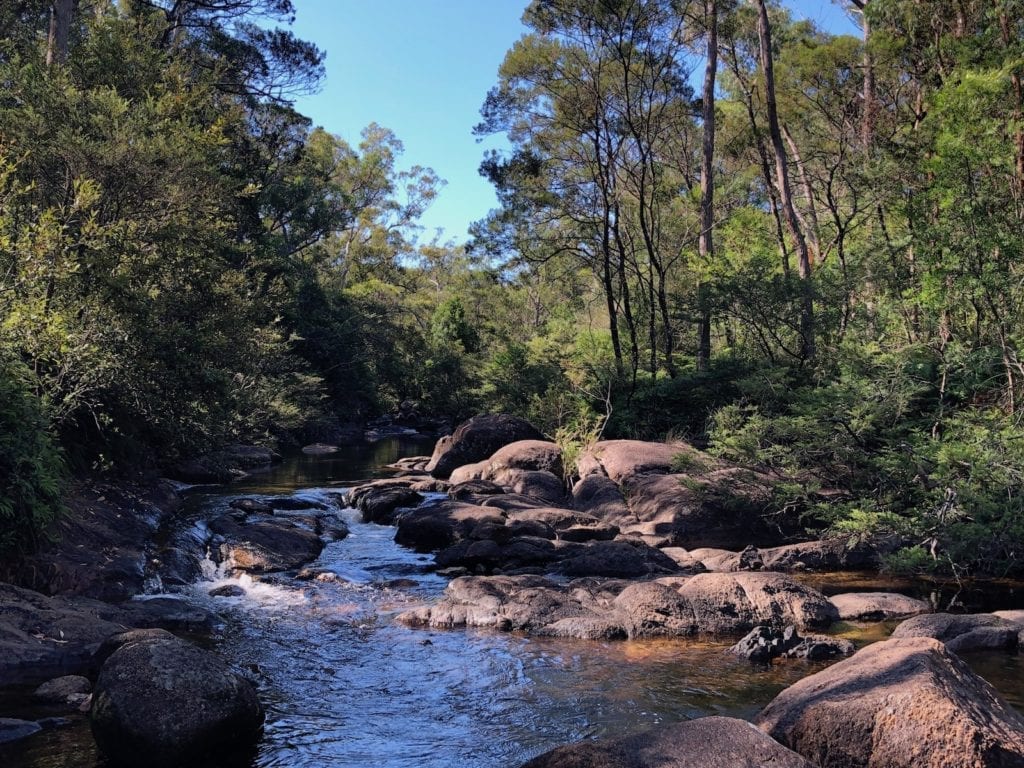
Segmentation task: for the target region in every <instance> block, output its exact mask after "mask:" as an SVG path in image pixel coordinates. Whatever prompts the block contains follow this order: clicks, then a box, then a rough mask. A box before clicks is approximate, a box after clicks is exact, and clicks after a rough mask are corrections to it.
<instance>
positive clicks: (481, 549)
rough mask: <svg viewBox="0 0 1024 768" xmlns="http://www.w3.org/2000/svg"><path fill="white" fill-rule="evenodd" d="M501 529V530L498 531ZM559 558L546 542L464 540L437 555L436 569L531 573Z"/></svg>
mask: <svg viewBox="0 0 1024 768" xmlns="http://www.w3.org/2000/svg"><path fill="white" fill-rule="evenodd" d="M502 530H505V529H502ZM558 557H559V552H558V550H557V549H556V547H555V544H554V543H553V542H551V541H550V540H548V539H543V538H538V537H533V536H516V537H514V538H506V537H500V538H499V539H480V540H472V539H464V540H462V541H459V542H457V543H456V544H453V545H452V546H450V547H447V548H446V549H443V550H441V551H440V552H438V553H437V555H436V557H435V561H436V563H437V566H438V567H439V568H455V567H464V568H471V569H473V570H474V571H476V572H477V573H493V572H495V571H501V572H503V573H515V572H522V571H530V572H534V571H536V570H538V569H540V568H544V567H547V566H549V565H550V564H551V563H553V562H555V561H556V560H557V559H558Z"/></svg>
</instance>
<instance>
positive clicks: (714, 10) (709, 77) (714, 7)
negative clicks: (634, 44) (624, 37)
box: [697, 0, 718, 371]
mask: <svg viewBox="0 0 1024 768" xmlns="http://www.w3.org/2000/svg"><path fill="white" fill-rule="evenodd" d="M704 17H705V24H706V25H707V43H708V44H707V66H705V68H704V90H703V91H702V104H701V119H702V121H703V123H704V133H703V138H702V142H701V148H702V153H701V163H700V240H699V241H698V243H697V250H698V253H699V254H700V260H701V264H702V265H704V264H708V263H709V262H711V261H712V260H713V259H714V257H715V244H714V239H713V237H712V228H713V227H714V223H715V184H714V181H715V179H714V160H715V75H716V74H717V70H718V3H717V2H716V0H704ZM697 307H698V309H699V310H700V323H699V324H698V328H697V370H698V371H706V370H707V369H708V363H709V362H710V360H711V307H710V298H709V297H708V289H707V285H706V284H705V283H703V282H701V283H699V284H698V285H697Z"/></svg>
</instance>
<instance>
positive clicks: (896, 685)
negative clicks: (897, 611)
mask: <svg viewBox="0 0 1024 768" xmlns="http://www.w3.org/2000/svg"><path fill="white" fill-rule="evenodd" d="M755 722H756V724H757V725H758V726H759V727H760V728H761V729H762V730H764V731H765V732H766V733H767V734H768V735H770V736H771V737H772V738H774V739H775V740H776V741H778V742H780V743H781V744H783V745H785V746H787V747H789V748H790V749H793V750H794V751H796V752H799V753H800V754H802V755H803V756H804V757H806V758H807V759H808V760H810V761H811V762H812V763H814V764H815V765H817V766H819V767H820V768H869V767H870V768H874V767H876V766H877V767H878V768H881V767H882V766H885V768H948V766H958V767H959V768H996V767H997V766H999V767H1003V766H1019V765H1024V718H1022V717H1021V715H1020V714H1019V713H1017V712H1016V711H1015V710H1014V709H1013V707H1011V706H1010V705H1009V704H1007V703H1006V702H1005V701H1004V700H1003V699H1002V698H1001V697H1000V696H999V694H998V693H996V691H995V690H994V689H993V688H992V686H990V685H989V684H988V683H986V682H985V681H984V680H982V679H981V678H980V677H978V676H977V675H975V674H974V673H973V672H971V670H970V669H969V668H968V667H967V665H966V664H964V663H963V662H962V661H960V659H958V658H957V657H956V656H955V655H954V654H952V653H950V652H949V651H948V650H947V649H946V648H945V647H944V646H943V645H942V643H941V642H939V641H938V640H934V639H932V638H901V639H895V640H887V641H885V642H880V643H874V644H872V645H869V646H867V647H866V648H863V649H862V650H860V651H858V652H857V653H856V654H854V655H853V656H852V657H851V658H849V659H847V660H845V661H841V662H839V663H838V664H835V665H833V666H831V667H829V668H827V669H825V670H823V671H821V672H818V673H817V674H814V675H811V676H810V677H806V678H804V679H803V680H800V681H799V682H797V683H795V684H794V685H792V686H790V687H789V688H787V689H786V690H784V691H783V692H782V693H780V694H779V695H778V696H776V697H775V699H774V700H773V701H772V702H771V703H770V704H769V705H768V706H767V707H766V708H765V709H764V710H763V711H762V712H761V714H760V715H758V717H757V719H756V721H755Z"/></svg>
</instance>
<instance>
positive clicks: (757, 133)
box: [730, 48, 790, 278]
mask: <svg viewBox="0 0 1024 768" xmlns="http://www.w3.org/2000/svg"><path fill="white" fill-rule="evenodd" d="M731 53H732V56H731V57H730V58H731V60H730V68H731V69H732V73H733V75H735V77H736V80H737V82H739V84H740V90H741V91H742V92H743V103H744V106H745V107H746V109H747V119H748V120H750V132H751V134H752V135H753V137H754V149H755V150H756V151H757V157H758V159H759V161H760V164H761V178H763V179H764V185H765V192H766V193H767V194H768V202H769V204H770V207H771V210H772V220H773V221H774V222H775V237H776V240H777V242H778V244H779V257H780V258H781V260H782V273H783V274H784V275H785V276H786V277H787V278H788V277H789V273H790V266H789V246H788V245H786V233H785V232H784V231H783V230H784V226H783V223H782V214H781V212H780V208H781V206H780V205H779V195H778V193H777V192H776V191H775V182H774V181H772V171H771V167H770V164H769V162H768V150H767V149H766V148H765V142H764V133H763V132H762V131H761V127H760V126H759V125H758V124H757V114H756V113H755V112H754V94H753V88H752V87H751V85H750V83H749V82H748V81H747V80H746V78H745V77H744V76H743V70H742V69H741V68H740V64H739V61H737V59H736V50H735V48H733V49H732V50H731Z"/></svg>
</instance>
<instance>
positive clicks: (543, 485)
mask: <svg viewBox="0 0 1024 768" xmlns="http://www.w3.org/2000/svg"><path fill="white" fill-rule="evenodd" d="M490 476H491V477H492V478H494V482H496V483H497V484H498V485H500V486H501V487H502V488H505V489H507V490H509V491H511V492H512V493H515V494H519V495H522V496H528V497H530V498H532V499H536V500H537V501H536V502H535V504H540V505H546V504H555V505H558V504H563V503H564V502H565V500H566V498H565V483H564V482H562V478H561V477H556V476H555V475H553V474H552V473H550V472H544V471H540V470H529V469H502V470H499V471H497V472H494V473H491V475H490Z"/></svg>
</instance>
